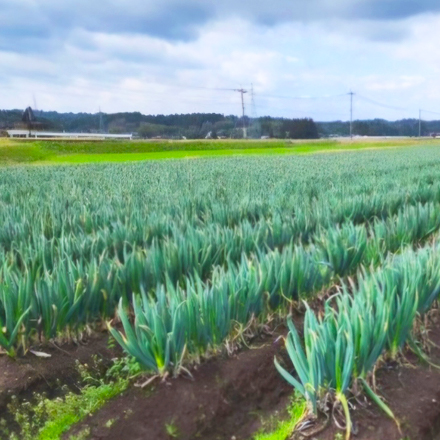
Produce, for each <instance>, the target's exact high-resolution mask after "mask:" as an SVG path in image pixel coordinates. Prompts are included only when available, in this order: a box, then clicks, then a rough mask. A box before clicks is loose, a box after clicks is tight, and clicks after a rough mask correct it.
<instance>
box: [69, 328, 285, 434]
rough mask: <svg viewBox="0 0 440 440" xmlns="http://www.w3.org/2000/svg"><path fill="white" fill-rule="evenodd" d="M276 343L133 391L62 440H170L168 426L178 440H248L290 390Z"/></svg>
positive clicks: (281, 404) (282, 405) (269, 339)
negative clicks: (277, 361)
mask: <svg viewBox="0 0 440 440" xmlns="http://www.w3.org/2000/svg"><path fill="white" fill-rule="evenodd" d="M276 339H277V336H273V337H267V338H266V340H263V341H259V344H260V347H258V348H257V347H254V348H253V349H249V350H245V351H243V352H241V353H240V354H238V355H237V356H235V357H233V358H229V359H216V360H211V361H209V362H206V363H205V364H203V365H201V366H200V367H199V368H198V370H197V371H194V372H193V376H194V380H191V379H189V378H188V377H186V378H185V377H180V378H178V379H175V380H169V381H168V382H166V383H162V384H158V386H157V388H156V389H155V390H154V391H153V393H151V391H150V392H149V393H146V392H145V391H141V390H140V389H131V390H129V391H128V392H127V393H125V394H124V395H122V396H120V397H118V398H116V399H115V400H113V401H112V402H110V403H109V404H107V405H106V406H105V407H104V408H103V409H102V410H101V411H99V412H98V413H96V414H95V415H92V416H91V417H89V418H88V419H87V420H86V421H84V422H83V423H81V424H80V425H79V426H77V427H75V429H74V430H72V431H70V432H69V433H68V434H67V435H66V436H65V438H66V439H67V438H69V436H70V435H72V433H78V432H81V430H83V429H85V428H86V427H89V428H90V430H91V436H90V437H89V438H93V439H106V440H113V439H114V440H116V439H117V440H121V439H127V440H128V439H130V440H135V439H142V440H149V439H151V440H169V439H171V438H172V436H170V435H169V434H167V425H168V426H169V427H173V428H174V429H175V431H176V438H178V439H179V440H194V439H197V438H200V439H203V440H217V439H231V438H235V439H237V440H239V439H246V438H248V437H249V436H250V435H252V433H254V432H255V431H256V430H257V429H258V428H259V426H260V424H261V416H263V415H264V416H267V414H268V413H271V412H274V411H275V410H283V409H284V408H285V407H286V405H287V402H288V399H289V396H290V395H291V392H292V388H291V387H290V386H289V385H288V384H287V383H286V382H285V381H284V380H283V379H282V378H281V377H280V375H279V374H278V372H277V371H276V369H275V368H274V365H273V359H274V356H275V355H278V356H280V351H282V345H283V343H282V341H281V340H280V341H277V342H276ZM109 421H112V422H113V423H112V422H109ZM106 424H107V426H109V425H110V424H111V427H110V428H108V427H106Z"/></svg>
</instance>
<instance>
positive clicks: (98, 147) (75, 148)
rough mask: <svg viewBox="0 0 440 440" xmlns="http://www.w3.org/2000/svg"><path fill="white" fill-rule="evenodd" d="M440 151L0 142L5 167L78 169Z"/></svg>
mask: <svg viewBox="0 0 440 440" xmlns="http://www.w3.org/2000/svg"><path fill="white" fill-rule="evenodd" d="M420 142H423V145H430V144H433V145H440V141H438V140H432V139H423V141H421V140H419V139H409V138H408V139H382V140H380V139H364V138H359V139H354V140H353V141H350V140H349V139H345V140H313V141H290V140H246V141H243V140H216V141H213V140H209V141H206V140H201V141H198V140H190V141H165V140H164V141H161V140H160V141H131V142H121V141H75V140H73V141H72V140H69V141H66V140H64V141H56V140H53V141H35V140H20V139H1V138H0V165H1V164H9V165H10V164H29V163H32V164H38V165H41V164H57V163H63V164H69V163H73V164H78V163H95V162H98V163H99V162H128V161H140V160H160V159H179V158H198V157H211V156H234V155H239V156H243V155H279V154H288V155H292V154H300V155H302V154H311V153H325V152H332V151H347V150H363V149H371V148H387V147H396V146H401V147H403V146H414V145H418V144H420Z"/></svg>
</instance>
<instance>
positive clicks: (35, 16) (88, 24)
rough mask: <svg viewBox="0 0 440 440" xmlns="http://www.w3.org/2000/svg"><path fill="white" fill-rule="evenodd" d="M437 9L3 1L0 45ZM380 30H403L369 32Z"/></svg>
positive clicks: (258, 2) (398, 3)
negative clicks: (216, 23)
mask: <svg viewBox="0 0 440 440" xmlns="http://www.w3.org/2000/svg"><path fill="white" fill-rule="evenodd" d="M437 11H440V3H439V2H438V0H419V1H414V0H358V1H353V0H308V1H303V0H297V1H296V2H292V0H272V1H268V0H241V1H236V0H223V1H221V2H219V1H218V0H186V1H184V0H161V1H160V2H159V1H153V0H100V1H92V0H77V1H73V0H66V1H59V0H39V1H38V2H37V1H36V0H0V48H2V49H3V50H7V49H8V48H9V50H11V51H23V52H26V51H29V50H34V51H44V50H45V49H47V47H45V44H44V41H48V40H54V41H55V42H56V44H55V47H56V46H61V45H62V44H63V42H64V41H65V40H66V39H67V38H68V35H69V34H70V33H71V32H73V31H74V30H76V29H84V30H88V31H93V32H102V33H107V34H144V35H149V36H152V37H157V38H161V39H165V40H170V41H176V40H182V41H188V40H192V39H196V38H197V36H198V32H199V29H200V28H201V26H203V25H206V24H207V23H209V21H213V20H216V19H222V18H229V17H240V18H243V19H244V20H247V21H250V22H253V23H256V24H260V25H265V26H274V25H276V24H279V23H285V22H289V21H292V22H294V21H301V22H307V21H313V20H320V19H324V18H335V19H342V20H347V21H350V20H379V21H390V22H391V21H396V20H400V19H403V18H407V17H411V16H413V15H417V14H420V13H426V12H437ZM381 34H383V38H384V39H385V40H387V39H393V38H394V39H395V38H399V35H400V34H398V33H396V32H395V31H392V32H391V37H390V34H389V33H388V32H386V30H385V31H380V32H379V31H378V32H376V33H373V35H372V36H371V37H372V38H373V39H378V38H379V39H380V38H381Z"/></svg>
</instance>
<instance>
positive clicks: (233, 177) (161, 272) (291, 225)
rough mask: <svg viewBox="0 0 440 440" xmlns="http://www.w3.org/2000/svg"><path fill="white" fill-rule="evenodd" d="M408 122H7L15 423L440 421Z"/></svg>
mask: <svg viewBox="0 0 440 440" xmlns="http://www.w3.org/2000/svg"><path fill="white" fill-rule="evenodd" d="M414 142H415V141H410V140H406V141H400V144H399V146H396V143H395V141H393V142H391V141H381V142H376V143H368V142H358V143H355V144H351V143H339V142H315V143H313V142H312V143H308V144H301V143H295V144H286V142H285V141H282V142H273V143H259V142H255V143H243V142H228V143H227V148H225V143H218V144H216V143H207V142H200V143H197V142H188V144H185V143H166V144H165V145H166V146H167V147H166V148H169V150H167V151H164V143H142V142H136V143H133V144H130V145H127V146H125V147H124V146H122V147H121V144H119V147H120V150H122V152H118V153H116V152H115V151H114V149H115V148H116V147H115V145H117V144H115V143H111V142H108V143H107V142H100V143H72V142H55V141H54V142H49V143H42V142H17V143H11V142H9V141H8V142H4V144H3V145H1V146H0V151H3V152H6V153H5V154H4V155H3V165H4V166H2V167H1V168H0V328H1V332H0V347H1V350H2V353H3V356H2V357H0V369H1V371H2V372H3V374H2V376H1V377H0V408H1V409H2V416H0V419H2V421H1V422H0V439H4V440H11V439H23V440H27V439H31V438H32V439H44V440H56V439H70V440H75V439H77V440H79V439H95V438H100V439H104V438H105V439H120V438H127V439H157V440H162V439H163V440H165V439H172V438H179V439H185V440H190V439H195V438H203V439H208V440H215V439H231V438H235V439H236V440H239V439H241V440H251V439H253V440H275V439H280V440H287V439H288V438H290V437H291V435H292V433H293V431H294V430H295V429H296V434H294V435H295V436H296V437H294V438H297V439H300V438H303V437H302V436H306V435H307V436H309V437H313V438H317V439H320V440H336V439H341V438H346V439H348V438H351V437H352V436H353V435H354V434H357V437H356V438H359V439H364V440H373V439H374V440H378V439H390V440H401V439H408V438H411V439H421V438H423V439H435V438H436V435H439V433H440V424H439V423H438V421H437V420H438V419H439V416H440V405H439V403H438V402H439V396H440V372H439V370H438V368H436V363H437V362H439V361H440V348H439V345H440V325H439V321H438V318H439V314H438V297H439V295H440V253H439V248H438V244H437V241H438V237H439V234H440V231H439V228H440V149H438V144H437V142H436V141H426V142H424V143H423V144H419V145H416V146H414ZM268 145H270V146H268ZM208 146H209V147H210V148H211V150H209V149H208ZM386 147H394V148H386ZM14 148H15V149H16V150H14ZM125 148H130V152H127V151H124V149H125ZM156 149H158V150H160V151H157V150H156ZM335 150H337V151H335ZM350 150H353V151H350ZM354 150H362V151H354ZM118 151H119V150H118ZM280 152H283V153H284V152H288V154H283V155H280V154H279V153H280ZM317 152H327V153H328V154H304V153H317ZM246 153H250V154H246ZM261 153H264V154H261ZM298 153H300V154H298ZM205 154H206V155H207V156H208V155H209V156H211V155H214V156H216V155H218V156H223V157H216V158H215V159H212V158H209V157H201V156H203V155H205ZM235 154H240V157H234V155H235ZM160 155H162V156H163V158H165V157H166V158H176V159H177V158H179V157H188V156H189V157H192V156H196V157H199V160H197V161H193V160H172V161H142V162H132V163H110V162H112V160H115V161H116V160H117V159H118V160H117V161H124V160H126V158H127V157H129V158H131V157H133V156H135V160H143V159H146V158H153V157H154V158H158V157H162V156H160ZM180 155H182V156H180ZM121 158H122V159H121ZM127 160H128V159H127ZM95 161H96V162H100V161H101V162H102V161H104V162H108V163H90V164H88V165H81V166H78V165H75V163H77V162H78V163H79V162H81V163H83V162H95ZM56 162H63V163H64V162H65V163H71V165H70V166H65V165H64V164H57V163H56ZM16 164H21V165H22V166H15V165H16ZM30 164H32V166H29V165H30ZM49 164H50V165H49ZM8 165H14V166H8ZM34 165H39V166H34ZM414 408H417V410H418V411H416V410H415V409H414Z"/></svg>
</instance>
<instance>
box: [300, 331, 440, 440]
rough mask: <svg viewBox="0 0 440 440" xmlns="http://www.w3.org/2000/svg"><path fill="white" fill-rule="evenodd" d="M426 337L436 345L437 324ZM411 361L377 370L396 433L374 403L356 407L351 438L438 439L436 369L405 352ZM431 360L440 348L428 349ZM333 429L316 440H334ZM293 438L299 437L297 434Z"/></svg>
mask: <svg viewBox="0 0 440 440" xmlns="http://www.w3.org/2000/svg"><path fill="white" fill-rule="evenodd" d="M430 339H431V340H432V341H433V342H434V343H435V344H437V345H440V323H437V324H436V325H435V328H433V330H432V332H431V334H430ZM407 358H408V361H409V362H411V364H409V362H408V364H407V365H405V366H404V365H402V364H400V365H399V364H395V365H388V366H386V367H383V368H382V369H380V370H378V372H377V384H378V391H379V394H380V395H381V396H382V397H384V398H385V400H386V402H387V404H388V405H389V407H390V408H391V410H392V411H393V412H394V414H395V416H396V417H397V419H398V420H399V421H400V423H401V425H402V434H400V433H399V431H398V429H397V427H396V424H395V422H394V421H393V420H391V419H389V418H387V417H386V416H385V415H384V413H382V412H380V411H379V410H378V409H377V407H376V406H374V405H373V404H371V403H370V404H369V406H368V407H366V408H358V410H356V411H355V412H354V413H353V418H354V420H355V423H356V428H357V429H358V431H359V432H358V434H357V435H356V436H355V437H354V438H355V439H359V440H401V439H404V438H407V439H411V440H439V439H440V370H438V369H435V368H432V367H428V366H426V365H425V366H424V365H420V364H417V360H416V359H415V356H414V355H412V354H410V353H408V354H407ZM430 359H431V361H432V362H434V363H437V364H440V349H439V348H434V349H433V350H432V352H431V355H430ZM336 432H337V431H336V429H335V428H334V427H331V428H329V429H328V430H327V431H326V432H324V433H322V434H320V435H318V436H317V437H318V438H319V440H334V438H335V434H336ZM296 438H298V439H300V438H301V436H300V435H298V436H296Z"/></svg>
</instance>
